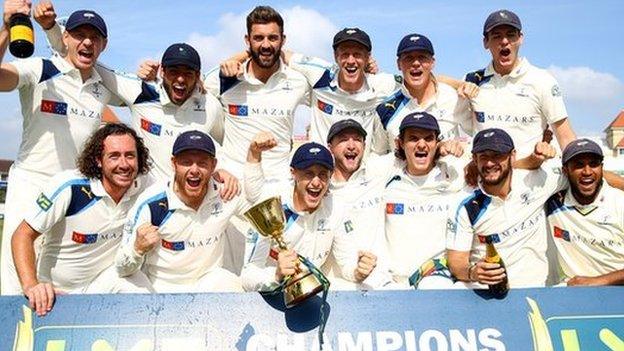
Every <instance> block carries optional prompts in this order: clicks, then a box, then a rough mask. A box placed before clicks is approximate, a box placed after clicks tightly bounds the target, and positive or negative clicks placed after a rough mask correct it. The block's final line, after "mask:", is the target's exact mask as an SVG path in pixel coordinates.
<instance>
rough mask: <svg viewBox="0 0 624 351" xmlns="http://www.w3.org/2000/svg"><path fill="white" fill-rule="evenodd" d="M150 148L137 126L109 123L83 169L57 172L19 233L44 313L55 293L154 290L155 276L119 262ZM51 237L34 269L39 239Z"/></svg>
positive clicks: (82, 161) (17, 241)
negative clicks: (126, 275) (130, 273)
mask: <svg viewBox="0 0 624 351" xmlns="http://www.w3.org/2000/svg"><path fill="white" fill-rule="evenodd" d="M147 158H148V151H147V149H146V148H145V146H144V145H143V141H142V140H141V139H140V138H139V137H137V134H136V133H135V131H134V130H132V129H130V128H128V127H127V126H125V125H123V124H108V125H106V126H104V127H103V128H101V129H99V130H97V131H96V132H95V133H94V134H93V135H92V136H91V138H90V139H89V140H88V141H87V144H86V145H85V148H84V150H83V151H82V153H81V154H80V156H79V157H78V162H77V163H78V170H74V171H65V172H63V173H60V174H58V175H56V176H55V177H53V178H52V180H51V181H50V184H49V186H48V188H47V189H45V190H44V191H43V192H42V193H41V194H40V195H39V197H37V199H36V201H33V204H32V206H31V209H30V210H29V211H28V212H27V213H26V215H25V219H24V220H23V221H22V223H21V224H20V225H19V226H18V228H17V230H16V231H15V233H14V235H13V238H12V243H11V244H12V249H13V259H14V260H15V265H16V268H17V273H18V275H19V279H20V283H21V285H22V289H23V291H24V294H25V295H26V297H28V300H30V306H31V307H32V308H34V309H35V310H36V312H37V314H39V315H44V314H46V313H47V312H49V311H50V310H51V309H52V304H53V302H54V297H55V294H56V293H58V292H69V293H110V292H148V291H149V290H148V287H149V282H147V281H146V280H141V279H132V280H127V279H119V278H118V276H117V273H116V271H115V269H114V268H113V262H114V257H115V252H116V250H117V248H118V246H119V243H120V241H121V232H122V228H123V224H124V221H125V218H126V213H127V211H128V210H129V209H130V207H131V206H132V205H133V204H134V202H135V201H136V199H137V197H138V195H139V194H140V192H141V191H142V189H143V183H144V182H145V180H146V179H145V178H143V177H138V178H137V175H139V174H145V173H147V171H148V163H147ZM42 234H43V235H44V236H45V240H44V244H43V247H42V251H41V254H40V257H39V260H38V264H37V268H35V250H34V244H33V243H34V241H35V239H36V238H37V237H38V236H40V235H42Z"/></svg>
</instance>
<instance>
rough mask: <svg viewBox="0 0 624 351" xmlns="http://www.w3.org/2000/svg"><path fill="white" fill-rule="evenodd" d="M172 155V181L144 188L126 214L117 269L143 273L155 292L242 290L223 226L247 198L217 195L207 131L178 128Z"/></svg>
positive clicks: (211, 144)
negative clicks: (230, 267) (228, 266)
mask: <svg viewBox="0 0 624 351" xmlns="http://www.w3.org/2000/svg"><path fill="white" fill-rule="evenodd" d="M172 155H173V156H172V158H171V162H172V166H173V169H174V172H175V175H174V179H173V181H172V182H170V183H169V184H168V185H166V184H162V183H158V184H155V185H154V186H153V187H151V188H150V189H147V190H146V191H145V193H144V194H143V195H141V197H140V198H139V199H138V200H137V203H136V205H135V206H134V207H133V208H132V209H131V210H130V212H129V214H128V220H127V224H126V226H125V227H124V233H123V236H124V237H123V240H122V245H121V247H120V249H119V251H118V252H117V257H116V266H117V271H118V272H119V274H120V275H121V276H124V277H125V276H132V275H145V276H147V278H148V279H149V280H150V282H151V283H152V286H153V288H154V290H155V291H157V292H234V291H242V288H241V283H240V278H239V277H237V276H236V275H235V274H233V273H231V272H229V271H227V270H225V269H223V268H222V261H223V255H224V240H223V239H224V237H223V236H224V231H225V228H226V226H227V225H228V222H229V220H230V218H231V217H232V216H233V215H234V214H240V213H242V212H243V211H244V210H245V209H246V208H248V207H249V206H248V205H247V202H246V201H245V198H244V197H243V196H237V197H235V198H234V199H233V200H231V201H229V202H225V201H224V200H223V199H222V198H221V197H220V196H219V191H218V190H219V189H218V185H217V183H216V182H215V180H214V179H212V176H213V172H214V170H215V167H216V165H217V159H216V158H215V156H216V155H215V145H214V142H213V140H212V138H211V137H210V136H209V135H207V134H205V133H203V132H201V131H196V130H192V131H186V132H184V133H182V134H180V135H179V136H178V137H177V138H176V140H175V142H174V144H173V151H172Z"/></svg>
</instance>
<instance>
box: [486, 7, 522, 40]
mask: <svg viewBox="0 0 624 351" xmlns="http://www.w3.org/2000/svg"><path fill="white" fill-rule="evenodd" d="M502 25H508V26H512V27H514V28H516V29H517V30H520V31H521V30H522V23H521V22H520V18H519V17H518V15H516V14H515V13H513V12H511V11H509V10H498V11H494V12H492V13H490V15H489V16H488V18H487V19H486V20H485V23H484V24H483V36H485V35H486V34H487V33H488V32H489V31H491V30H492V29H494V28H495V27H498V26H502Z"/></svg>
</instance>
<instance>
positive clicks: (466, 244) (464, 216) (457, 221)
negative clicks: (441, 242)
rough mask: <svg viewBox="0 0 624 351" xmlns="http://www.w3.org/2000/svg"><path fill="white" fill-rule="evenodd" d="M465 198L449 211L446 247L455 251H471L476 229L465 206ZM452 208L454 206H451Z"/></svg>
mask: <svg viewBox="0 0 624 351" xmlns="http://www.w3.org/2000/svg"><path fill="white" fill-rule="evenodd" d="M464 204H465V200H464V201H462V202H461V203H460V204H459V205H458V206H457V207H455V210H451V213H449V216H448V220H447V224H446V248H447V249H449V250H454V251H462V252H466V251H470V250H471V249H472V242H473V239H474V229H473V228H472V225H471V224H470V220H469V219H468V213H467V212H466V209H465V208H464ZM451 208H452V207H451Z"/></svg>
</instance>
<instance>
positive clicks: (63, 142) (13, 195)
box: [0, 0, 119, 295]
mask: <svg viewBox="0 0 624 351" xmlns="http://www.w3.org/2000/svg"><path fill="white" fill-rule="evenodd" d="M16 13H22V14H26V15H29V14H30V1H25V0H7V1H5V2H4V17H3V18H4V24H3V26H2V29H1V30H0V32H1V35H0V47H1V48H2V49H1V50H0V59H1V58H2V57H4V53H5V51H6V48H7V47H8V44H9V21H10V19H11V16H12V15H13V14H16ZM107 33H108V32H107V28H106V24H105V23H104V20H103V19H102V17H100V16H99V15H98V14H97V13H95V12H93V11H88V10H81V11H76V12H74V13H72V14H71V16H69V19H68V20H67V27H66V31H65V32H63V33H60V35H59V36H60V37H61V41H62V42H63V43H64V45H66V46H67V49H68V50H67V51H68V54H67V56H66V57H65V58H64V59H63V58H60V57H57V56H53V57H51V58H50V59H44V58H39V57H32V58H28V59H23V60H18V61H13V62H11V63H3V64H2V66H0V91H13V90H16V89H17V90H18V91H19V96H20V102H21V106H22V115H23V117H24V123H23V130H22V142H21V145H20V147H19V151H18V154H17V158H16V160H15V162H14V163H13V165H12V166H11V170H10V171H9V187H8V191H7V196H6V202H7V203H9V204H10V206H7V208H6V213H5V218H4V227H3V235H2V238H3V239H4V240H2V250H1V263H0V278H1V280H2V281H1V284H0V285H1V287H2V294H4V295H6V294H20V293H21V292H22V289H21V287H20V284H19V281H18V277H17V274H16V272H15V266H14V264H13V259H12V257H11V245H10V243H11V235H13V232H14V231H15V229H16V228H17V226H18V225H19V224H20V223H21V221H22V219H23V214H24V213H25V212H26V209H27V208H29V207H30V205H31V203H32V201H33V200H34V199H35V198H36V197H37V195H38V194H39V193H41V191H42V190H43V188H44V187H45V186H46V184H47V182H48V181H49V179H50V178H51V177H52V176H54V175H55V174H57V173H60V172H62V171H65V170H69V169H72V168H74V167H75V160H76V157H77V156H78V153H79V151H80V150H81V149H82V146H83V144H84V143H85V141H86V140H87V138H88V137H89V136H90V135H91V133H92V132H93V131H95V130H96V129H97V128H98V127H99V125H100V122H101V120H102V110H103V109H104V107H105V106H106V104H107V103H111V102H113V101H115V100H116V99H115V98H114V97H113V95H112V94H111V92H110V91H109V90H108V89H106V88H104V87H103V86H102V84H101V78H100V76H99V75H98V74H97V73H96V72H95V71H94V69H93V66H94V65H95V62H96V60H97V58H98V56H99V55H100V53H101V52H102V51H103V50H104V49H105V48H106V44H107ZM116 103H119V102H116Z"/></svg>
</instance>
